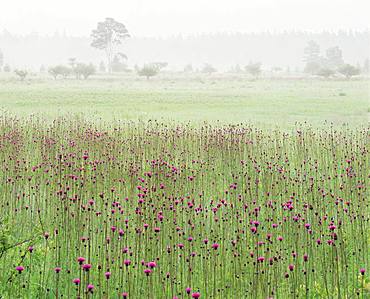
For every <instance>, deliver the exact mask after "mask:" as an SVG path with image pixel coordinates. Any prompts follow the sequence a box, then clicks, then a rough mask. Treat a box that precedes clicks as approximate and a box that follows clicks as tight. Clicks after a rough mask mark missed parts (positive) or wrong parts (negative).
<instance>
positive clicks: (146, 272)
mask: <svg viewBox="0 0 370 299" xmlns="http://www.w3.org/2000/svg"><path fill="white" fill-rule="evenodd" d="M144 273H145V274H146V276H149V275H150V273H152V270H151V269H144Z"/></svg>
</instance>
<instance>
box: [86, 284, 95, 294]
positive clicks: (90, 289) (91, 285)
mask: <svg viewBox="0 0 370 299" xmlns="http://www.w3.org/2000/svg"><path fill="white" fill-rule="evenodd" d="M93 290H94V285H93V284H88V285H87V291H88V292H91V293H92V292H93Z"/></svg>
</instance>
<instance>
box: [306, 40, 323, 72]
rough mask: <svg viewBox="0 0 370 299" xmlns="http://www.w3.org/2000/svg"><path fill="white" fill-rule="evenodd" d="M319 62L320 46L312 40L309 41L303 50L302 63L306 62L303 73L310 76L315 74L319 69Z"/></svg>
mask: <svg viewBox="0 0 370 299" xmlns="http://www.w3.org/2000/svg"><path fill="white" fill-rule="evenodd" d="M321 60H322V58H321V57H320V46H319V45H318V44H317V43H316V42H314V41H312V40H311V41H309V42H308V44H307V46H306V47H305V48H304V61H305V62H306V66H305V68H304V72H305V73H309V74H311V75H313V74H316V73H317V72H318V71H319V70H320V68H321Z"/></svg>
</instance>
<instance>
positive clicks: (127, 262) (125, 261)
mask: <svg viewBox="0 0 370 299" xmlns="http://www.w3.org/2000/svg"><path fill="white" fill-rule="evenodd" d="M123 263H124V264H125V266H130V264H131V260H124V261H123Z"/></svg>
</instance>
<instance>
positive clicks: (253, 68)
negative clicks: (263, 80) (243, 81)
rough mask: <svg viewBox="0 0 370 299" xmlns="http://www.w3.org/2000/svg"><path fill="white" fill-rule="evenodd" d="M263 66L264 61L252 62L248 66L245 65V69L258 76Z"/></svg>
mask: <svg viewBox="0 0 370 299" xmlns="http://www.w3.org/2000/svg"><path fill="white" fill-rule="evenodd" d="M261 66H262V63H260V62H254V63H253V62H250V63H249V64H248V65H247V66H245V71H246V72H247V73H248V74H250V75H252V76H253V77H256V78H257V77H258V76H259V75H260V74H261Z"/></svg>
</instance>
